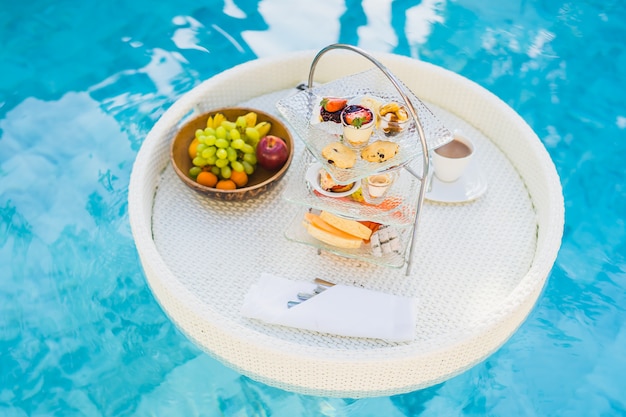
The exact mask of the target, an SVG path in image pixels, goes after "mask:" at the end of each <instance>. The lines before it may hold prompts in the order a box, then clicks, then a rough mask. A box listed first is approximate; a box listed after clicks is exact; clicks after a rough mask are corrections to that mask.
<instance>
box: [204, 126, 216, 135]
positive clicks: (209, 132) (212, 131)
mask: <svg viewBox="0 0 626 417" xmlns="http://www.w3.org/2000/svg"><path fill="white" fill-rule="evenodd" d="M204 134H205V135H207V136H215V129H213V128H212V127H207V128H206V129H204Z"/></svg>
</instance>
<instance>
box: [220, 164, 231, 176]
mask: <svg viewBox="0 0 626 417" xmlns="http://www.w3.org/2000/svg"><path fill="white" fill-rule="evenodd" d="M232 173H233V172H232V171H231V169H230V167H229V166H225V167H222V168H221V170H220V175H221V177H222V178H225V179H229V178H230V175H231V174H232Z"/></svg>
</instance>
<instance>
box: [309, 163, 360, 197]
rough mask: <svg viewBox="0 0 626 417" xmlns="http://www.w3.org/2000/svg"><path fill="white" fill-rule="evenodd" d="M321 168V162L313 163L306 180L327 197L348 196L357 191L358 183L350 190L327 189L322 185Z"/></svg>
mask: <svg viewBox="0 0 626 417" xmlns="http://www.w3.org/2000/svg"><path fill="white" fill-rule="evenodd" d="M320 169H322V164H320V163H319V162H315V163H314V164H311V166H310V167H309V169H307V171H306V175H305V178H306V180H307V181H308V182H309V184H311V186H312V187H313V188H314V189H315V191H317V192H318V193H320V194H322V195H325V196H326V197H346V196H349V195H350V194H352V193H353V192H355V191H356V188H355V187H356V184H355V185H354V186H353V187H352V188H351V189H349V190H348V191H343V192H341V193H333V192H332V191H326V190H325V189H323V188H322V187H320Z"/></svg>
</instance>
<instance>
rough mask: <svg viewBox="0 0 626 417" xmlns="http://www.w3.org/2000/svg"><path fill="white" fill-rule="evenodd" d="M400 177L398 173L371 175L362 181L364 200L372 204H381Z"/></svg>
mask: <svg viewBox="0 0 626 417" xmlns="http://www.w3.org/2000/svg"><path fill="white" fill-rule="evenodd" d="M397 177H398V172H397V171H390V172H384V173H380V174H374V175H370V176H368V177H365V178H363V179H362V180H361V191H362V193H363V199H364V200H365V201H366V202H368V203H370V204H380V203H382V202H383V200H385V198H386V197H387V193H388V192H389V189H390V188H391V186H392V185H393V183H394V182H395V180H396V178H397Z"/></svg>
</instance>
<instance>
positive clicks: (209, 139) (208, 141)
mask: <svg viewBox="0 0 626 417" xmlns="http://www.w3.org/2000/svg"><path fill="white" fill-rule="evenodd" d="M216 140H217V138H216V137H215V135H209V136H207V137H206V139H205V140H204V143H206V145H207V146H213V145H215V141H216Z"/></svg>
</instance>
